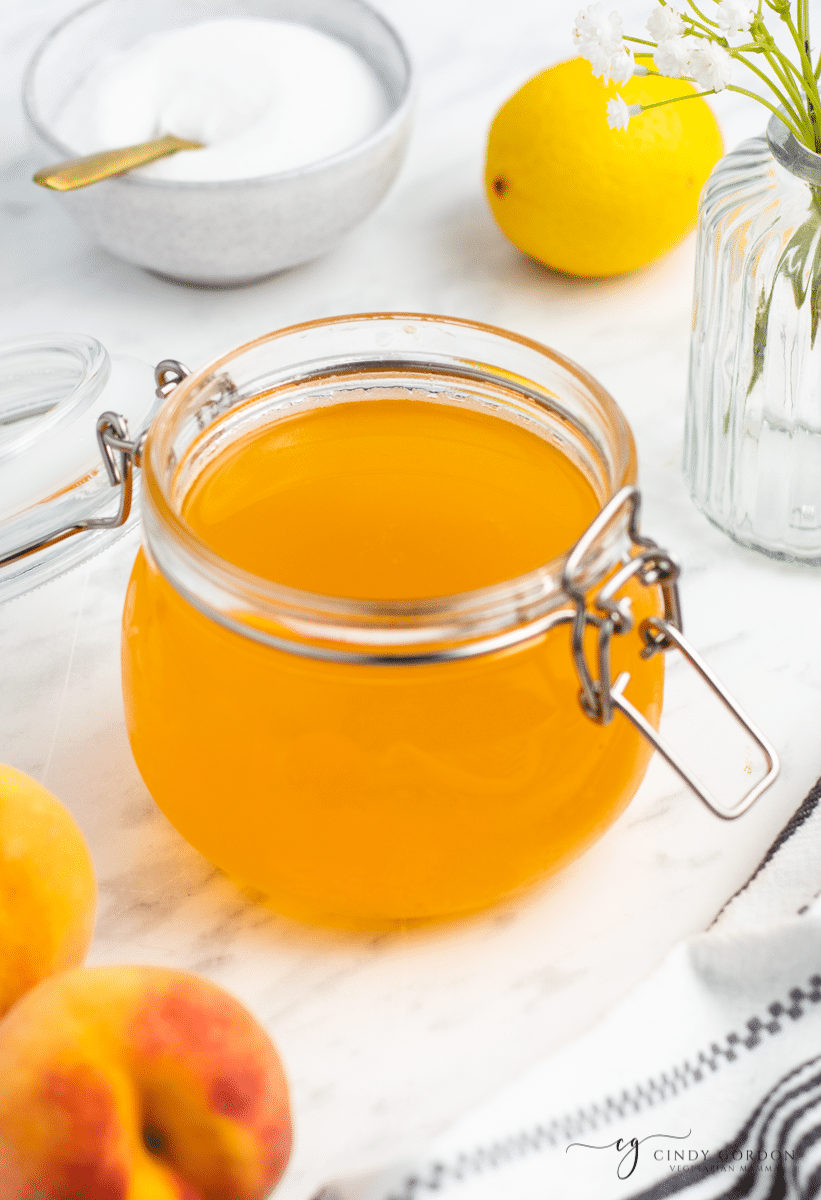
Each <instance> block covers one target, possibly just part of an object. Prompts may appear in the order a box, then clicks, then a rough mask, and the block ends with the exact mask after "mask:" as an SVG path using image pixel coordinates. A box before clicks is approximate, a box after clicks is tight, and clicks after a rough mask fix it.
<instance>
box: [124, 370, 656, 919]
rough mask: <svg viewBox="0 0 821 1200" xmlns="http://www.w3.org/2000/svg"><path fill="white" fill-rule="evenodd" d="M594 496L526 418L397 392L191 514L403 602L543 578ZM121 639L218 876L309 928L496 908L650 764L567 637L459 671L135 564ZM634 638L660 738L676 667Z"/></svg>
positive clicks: (155, 754) (305, 438) (139, 740)
mask: <svg viewBox="0 0 821 1200" xmlns="http://www.w3.org/2000/svg"><path fill="white" fill-rule="evenodd" d="M369 396H370V397H372V396H373V393H369ZM600 507H601V504H600V501H599V499H598V498H597V496H596V494H595V492H594V490H593V487H592V486H591V484H590V483H589V482H588V480H587V478H586V476H585V475H584V474H583V473H582V471H581V470H580V469H579V467H577V466H576V465H575V464H574V462H572V461H571V460H570V458H568V457H566V456H565V455H564V454H563V453H562V452H561V451H560V450H559V449H557V448H556V447H555V446H554V445H552V444H551V443H550V442H548V441H547V440H545V439H544V438H542V437H540V436H538V434H536V433H534V432H532V431H531V430H530V429H528V428H525V427H523V426H521V425H518V424H515V423H513V422H512V421H508V420H505V419H501V418H499V417H497V416H495V415H493V414H492V413H491V412H488V411H482V410H479V409H471V408H468V407H465V406H461V405H450V404H446V403H434V402H429V401H419V400H415V399H410V398H401V397H400V398H395V397H391V396H390V395H386V396H384V397H382V398H379V399H375V398H369V399H365V400H357V401H353V402H351V401H348V402H346V403H331V404H327V405H325V406H324V407H320V408H314V409H311V410H308V411H304V412H301V413H297V414H295V415H291V416H284V417H281V418H279V419H276V420H273V421H272V422H270V423H269V424H268V425H266V426H265V427H264V428H262V429H261V430H258V431H255V432H253V433H250V434H247V435H243V436H241V437H239V438H238V439H237V440H236V441H234V442H233V443H232V444H231V445H229V446H228V448H227V449H224V450H222V451H220V452H219V453H217V454H216V456H215V457H212V458H211V460H210V461H209V462H208V463H207V465H206V466H205V467H204V469H203V470H202V471H201V473H200V474H199V475H198V477H197V478H196V479H195V480H194V482H193V484H192V486H191V487H190V488H189V490H188V492H187V494H186V496H185V499H184V502H183V504H182V516H183V519H184V520H185V521H186V522H187V523H188V525H189V526H190V528H191V529H192V530H193V531H194V532H195V533H196V534H197V535H198V536H199V538H201V539H202V541H203V542H204V543H206V544H207V546H208V547H209V548H210V550H211V551H213V552H215V553H216V554H217V555H218V556H219V557H220V558H221V559H223V560H227V561H228V562H229V563H232V564H234V565H236V566H239V567H241V568H243V569H244V570H245V571H247V572H250V573H251V574H252V575H254V576H257V577H261V578H262V579H265V580H272V581H275V582H276V583H277V584H284V585H288V586H290V587H294V588H299V589H302V590H304V591H307V592H311V593H315V594H319V595H320V596H326V597H327V596H335V597H349V598H352V599H354V600H356V599H360V600H369V601H374V600H377V601H379V600H383V601H385V602H389V601H392V600H397V599H401V600H423V599H426V598H431V597H444V596H449V595H452V594H454V593H459V592H465V591H469V590H472V589H476V588H482V587H485V586H488V585H492V584H498V583H501V582H503V581H505V580H510V579H513V578H515V577H517V576H520V575H523V574H525V573H526V572H529V571H532V570H534V569H535V568H537V567H539V566H540V565H542V564H545V563H547V562H548V561H549V560H551V559H553V558H555V557H557V556H559V555H561V554H563V553H566V552H567V550H568V549H569V548H570V547H571V546H572V544H573V543H574V542H575V541H576V539H577V538H578V537H579V536H580V535H581V533H582V532H583V531H584V530H585V528H586V527H587V526H588V525H589V524H590V522H591V521H592V520H593V518H594V517H595V516H596V514H597V512H598V511H599V509H600ZM626 592H627V594H629V595H630V597H631V600H632V604H633V611H634V614H635V616H636V618H637V621H636V624H637V625H638V623H639V622H640V620H641V619H642V617H644V616H646V615H649V614H650V613H658V612H659V611H660V600H659V597H658V594H657V592H656V591H655V590H653V589H648V588H644V587H642V586H641V585H639V584H638V583H636V582H635V581H633V582H631V583H630V584H629V585H628V587H627V589H626ZM565 607H566V606H565ZM124 634H125V637H124V687H125V696H126V715H127V720H128V725H129V732H130V737H131V741H132V746H133V750H134V754H135V757H136V759H137V762H138V764H139V767H140V770H141V772H142V774H143V777H144V779H145V781H146V783H147V785H148V787H149V789H150V791H151V792H152V794H153V796H154V798H155V799H156V801H157V803H158V804H159V805H160V807H161V808H162V810H163V811H164V812H165V813H166V815H167V816H168V818H169V819H170V820H171V821H172V823H173V824H174V825H175V826H176V827H177V828H178V829H179V830H180V832H181V833H182V834H183V835H184V837H186V838H187V839H188V840H189V841H190V842H191V843H192V844H193V845H194V846H196V847H197V848H198V849H199V850H200V851H202V853H204V854H205V855H206V856H207V857H208V858H210V859H211V860H212V861H213V862H214V863H216V864H217V865H218V866H219V867H221V868H222V869H223V870H225V871H226V872H228V873H229V874H230V875H232V876H234V877H235V878H237V879H238V880H239V881H241V882H243V883H245V884H247V885H250V886H253V887H254V888H255V889H258V890H260V891H262V892H264V893H266V894H267V895H268V896H269V897H270V898H271V901H272V902H273V904H274V905H275V906H276V907H277V908H279V909H280V910H281V911H284V912H287V913H290V914H292V915H296V916H299V917H303V918H307V919H311V920H320V921H327V922H333V923H342V924H349V925H363V926H375V925H376V926H378V925H381V924H384V923H391V922H394V921H411V920H418V919H431V918H437V917H444V916H450V915H455V914H459V913H463V912H467V911H470V910H475V909H478V908H481V907H484V906H486V905H488V904H490V903H493V902H494V901H497V900H499V899H500V898H502V897H503V896H506V895H509V894H511V893H513V892H515V891H516V890H517V889H519V888H521V887H522V886H523V885H525V884H528V883H531V882H532V881H534V880H535V879H538V878H540V877H543V876H544V875H546V874H548V873H550V872H551V871H554V870H556V869H557V868H559V867H560V866H562V865H563V864H564V863H566V862H567V861H568V860H570V859H571V858H573V857H575V856H577V855H578V854H579V853H580V852H581V851H582V850H584V849H585V848H586V847H587V846H588V845H589V844H590V843H591V842H592V841H594V840H595V839H596V838H597V837H599V836H600V835H601V834H602V833H603V832H604V830H605V829H606V828H607V827H608V826H609V825H610V824H611V823H612V821H613V820H614V819H615V817H616V816H617V815H618V813H619V812H621V811H622V809H623V808H624V807H625V806H626V804H627V803H628V801H629V799H630V798H631V796H632V795H633V793H634V791H635V789H636V787H637V786H638V783H639V781H640V779H641V777H642V775H643V774H644V770H645V769H646V765H647V762H648V761H649V757H650V751H649V748H648V747H647V745H646V743H644V742H643V741H642V739H641V738H640V736H639V735H638V734H637V733H636V731H635V730H634V729H633V728H632V726H631V725H630V724H629V723H628V722H627V721H626V720H624V719H623V718H622V717H621V716H620V715H618V714H617V715H616V717H615V719H614V721H613V723H612V724H611V725H610V726H607V727H602V726H599V725H597V724H595V723H594V722H592V721H591V720H590V719H589V718H588V717H587V716H585V714H584V713H583V711H582V708H581V706H580V703H579V698H578V696H579V681H578V677H577V675H576V668H575V666H574V662H573V658H572V654H571V646H570V630H569V625H567V624H564V625H560V626H558V627H555V628H552V629H550V630H548V631H547V632H546V633H543V634H540V635H539V636H535V637H532V638H530V639H529V640H527V641H523V642H520V643H518V644H515V645H513V646H511V647H508V648H506V649H503V650H500V651H497V652H494V653H490V654H484V655H481V656H476V657H466V658H462V659H456V660H450V661H444V662H428V663H405V664H403V663H396V662H392V663H389V664H387V665H385V664H384V663H380V664H378V665H377V664H373V663H366V664H362V663H359V662H353V663H352V662H336V661H323V660H322V659H319V658H316V657H312V656H310V654H309V655H307V656H302V655H300V654H298V653H291V652H289V651H287V650H282V649H278V648H276V647H273V646H271V645H266V644H261V643H260V642H258V641H255V640H253V638H251V637H247V636H243V635H242V634H239V633H237V632H235V631H234V630H232V629H230V628H226V627H225V626H224V625H221V624H219V623H218V622H217V621H216V620H213V619H211V618H210V617H208V616H206V615H204V614H203V613H201V612H200V611H198V610H197V609H196V608H195V607H193V606H192V605H191V604H190V603H189V602H188V601H187V600H186V599H184V598H183V597H182V596H181V595H180V594H178V592H177V591H176V590H175V589H174V588H173V587H172V586H171V585H170V584H169V583H168V582H167V581H166V579H165V578H164V576H163V575H162V574H161V573H160V572H159V570H158V569H157V567H156V566H155V565H154V563H153V562H152V560H151V559H150V557H148V556H146V555H145V554H144V553H141V554H140V555H139V557H138V559H137V563H136V565H135V568H134V573H133V575H132V580H131V584H130V587H129V592H128V599H127V602H126V609H125V617H124ZM640 648H641V643H640V640H639V638H638V635H637V634H636V633H635V632H634V633H631V634H629V635H627V636H625V637H617V638H615V639H614V642H613V677H614V678H615V677H616V675H617V674H618V672H620V671H622V670H625V669H626V670H629V671H630V673H631V677H632V678H631V683H630V685H629V688H628V694H629V695H630V698H631V700H632V701H633V703H634V704H636V705H637V707H639V708H640V709H641V710H642V711H643V712H644V713H645V715H646V716H647V717H648V719H650V720H651V721H652V722H653V724H657V723H658V718H659V715H660V710H661V696H662V681H663V666H662V661H661V656H660V655H659V656H656V657H655V658H653V659H651V660H649V661H642V660H640V658H639V650H640ZM590 649H591V650H592V649H593V642H592V638H591V646H590Z"/></svg>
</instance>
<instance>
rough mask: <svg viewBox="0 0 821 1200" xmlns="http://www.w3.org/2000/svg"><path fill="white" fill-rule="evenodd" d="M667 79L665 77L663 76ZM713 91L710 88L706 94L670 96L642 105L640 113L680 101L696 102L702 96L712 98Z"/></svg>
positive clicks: (691, 93)
mask: <svg viewBox="0 0 821 1200" xmlns="http://www.w3.org/2000/svg"><path fill="white" fill-rule="evenodd" d="M663 78H665V79H666V78H667V76H663ZM713 94H714V93H713V89H712V88H710V89H709V90H708V91H706V92H686V93H685V95H683V96H671V97H670V99H669V100H654V101H653V103H652V104H642V106H641V111H642V112H647V110H648V108H663V107H664V105H665V104H678V103H679V102H680V101H681V100H698V99H700V98H701V97H702V96H712V95H713Z"/></svg>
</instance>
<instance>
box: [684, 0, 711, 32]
mask: <svg viewBox="0 0 821 1200" xmlns="http://www.w3.org/2000/svg"><path fill="white" fill-rule="evenodd" d="M688 3H689V5H690V8H692V10H693V12H694V13H696V14H697V15H698V16H699V17H700V18H701V20H702V21H704V23H705V25H710V26H711V27H712V28H713V29H718V22H717V21H711V20H710V18H709V17H705V15H704V13H703V12H702V11H701V10H700V9H699V8H698V6H697V5H696V2H695V0H688ZM682 15H683V14H682ZM687 19H689V20H692V17H690V18H685V20H687Z"/></svg>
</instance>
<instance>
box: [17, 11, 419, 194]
mask: <svg viewBox="0 0 821 1200" xmlns="http://www.w3.org/2000/svg"><path fill="white" fill-rule="evenodd" d="M111 2H112V0H89V3H88V4H84V5H82V7H81V8H76V9H74V11H73V12H71V13H69V14H68V16H67V17H63V19H62V20H61V21H59V22H58V23H57V24H56V25H54V26H53V27H52V28H51V29H50V30H49V32H48V33H47V34H46V36H45V37H44V38H43V40H42V41H41V42H40V44H39V46H38V47H37V49H36V50H35V51H34V54H33V55H32V57H31V58H30V59H29V62H28V65H27V67H26V69H25V72H24V74H23V87H22V106H23V113H24V115H25V118H26V121H27V122H28V123H29V125H30V126H31V127H32V129H34V130H35V132H36V133H37V134H38V136H39V137H40V138H41V139H42V140H43V141H44V142H46V143H47V144H48V145H50V146H53V147H54V151H55V161H56V160H57V157H58V156H62V157H63V158H70V157H76V155H77V152H76V150H72V149H71V147H70V146H66V145H65V144H64V143H63V142H61V141H59V140H58V139H57V138H56V137H55V136H54V134H53V133H52V132H51V130H50V129H49V128H48V127H47V126H46V125H45V123H44V121H43V118H42V117H41V116H40V115H39V113H38V112H37V108H36V105H35V103H34V82H35V77H36V75H37V69H38V67H39V65H40V60H41V59H42V57H43V55H44V54H45V52H46V51H47V50H48V49H49V47H50V46H51V45H52V44H53V43H54V42H55V41H56V40H57V38H58V37H59V36H60V35H61V34H62V32H63V30H64V29H66V28H67V27H68V26H69V25H71V24H73V22H74V21H76V20H78V19H79V18H81V17H83V16H84V15H85V14H86V13H87V12H89V11H90V10H91V9H93V8H100V7H102V6H103V5H105V4H110V3H111ZM135 2H137V0H135ZM348 2H349V3H352V4H355V5H356V6H357V7H358V8H360V9H362V10H363V11H365V12H367V13H368V14H369V15H370V16H372V17H374V18H375V19H376V20H377V21H378V22H379V24H380V25H382V27H383V28H384V30H385V31H386V33H387V34H388V36H389V37H390V38H391V39H392V40H393V42H394V45H395V46H396V49H397V50H398V51H399V54H400V55H401V58H402V61H403V63H404V66H405V71H406V75H407V79H406V83H405V86H404V89H403V92H402V94H401V96H400V98H399V101H398V102H397V104H396V106H395V108H394V109H393V111H392V112H391V114H390V116H389V117H388V118H387V120H386V121H384V122H383V123H382V124H381V125H380V126H379V128H378V129H376V130H375V131H374V132H373V133H372V134H370V135H369V136H368V137H366V138H363V139H362V140H361V141H359V142H355V143H354V145H353V146H350V147H349V148H348V149H347V150H343V151H341V152H340V153H339V154H333V155H331V156H329V157H328V158H321V159H318V160H317V161H316V162H314V163H309V164H308V165H307V166H304V167H294V168H293V169H292V170H290V171H277V172H275V173H274V174H271V175H250V176H244V177H243V178H241V179H151V178H149V179H146V178H144V177H143V176H140V175H134V174H132V173H130V172H128V173H126V174H123V175H118V176H116V177H115V178H114V179H113V180H112V181H111V182H115V183H117V184H119V185H121V186H125V187H137V188H148V189H150V188H156V189H158V190H159V191H163V190H166V191H167V190H169V189H172V188H183V189H185V190H187V191H197V190H204V191H219V190H222V189H229V188H237V187H240V188H242V187H260V186H261V185H264V184H271V183H277V182H278V181H279V180H289V179H296V178H306V177H310V176H311V175H318V174H321V173H322V172H323V171H326V170H328V168H333V167H336V166H338V165H339V164H341V163H345V162H350V161H353V160H355V159H357V158H359V157H360V156H362V155H365V154H367V153H368V152H369V151H371V150H372V149H373V148H374V147H375V146H378V145H379V144H380V143H382V142H389V141H390V140H391V138H392V137H393V136H394V134H395V133H396V131H397V130H398V129H400V128H401V127H402V126H403V125H404V123H405V121H406V120H407V117H408V112H409V110H410V109H411V108H412V107H413V104H414V101H415V96H416V79H415V73H414V69H413V61H412V59H411V56H410V54H409V52H408V49H407V47H406V45H405V43H404V42H403V40H402V38H401V37H400V36H399V34H398V33H397V31H396V29H395V28H394V26H393V25H392V24H391V23H390V22H389V21H388V20H386V18H385V17H384V16H383V15H382V13H380V12H378V11H377V10H376V9H375V8H372V7H371V5H370V4H366V3H365V2H364V0H348ZM301 23H302V24H305V25H309V27H310V28H316V26H312V25H310V23H309V22H307V21H304V22H301ZM354 48H355V47H354Z"/></svg>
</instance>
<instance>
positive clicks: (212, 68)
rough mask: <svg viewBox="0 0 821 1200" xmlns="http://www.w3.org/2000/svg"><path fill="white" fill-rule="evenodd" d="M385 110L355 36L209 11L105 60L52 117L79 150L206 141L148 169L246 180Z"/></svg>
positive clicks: (309, 153) (346, 143)
mask: <svg viewBox="0 0 821 1200" xmlns="http://www.w3.org/2000/svg"><path fill="white" fill-rule="evenodd" d="M387 115H388V102H387V97H386V95H385V92H384V89H383V87H382V85H381V83H380V82H379V80H378V78H377V77H376V75H375V74H374V72H373V71H372V69H371V68H370V66H368V64H367V63H366V62H365V61H364V59H362V58H361V57H360V55H359V54H357V53H356V51H354V50H353V49H352V48H351V47H350V46H348V45H346V44H345V43H344V42H340V41H338V40H337V39H336V38H333V37H329V36H328V35H327V34H324V33H320V32H319V31H318V30H316V29H312V28H310V27H309V26H307V25H298V24H293V23H291V22H285V21H267V20H255V19H241V18H237V19H225V20H214V21H202V22H200V23H198V24H195V25H188V26H185V27H184V28H181V29H174V30H170V31H168V32H166V33H161V34H155V35H153V36H151V37H147V38H145V39H143V40H142V41H141V42H139V43H137V44H135V45H134V46H133V47H131V48H130V49H128V50H124V51H121V52H119V53H116V54H109V55H107V56H106V57H104V58H103V59H101V60H100V61H99V62H98V63H97V64H96V66H95V67H94V68H93V70H92V71H91V72H90V73H89V74H88V75H87V76H86V78H85V79H84V80H83V81H82V83H81V84H80V85H79V87H78V88H77V90H76V91H75V92H74V93H73V95H72V96H71V97H70V98H69V100H68V102H67V103H66V105H65V106H64V108H63V110H62V111H61V112H60V113H59V114H58V115H56V117H55V119H54V123H53V124H54V130H55V132H56V133H57V136H58V137H59V138H60V140H61V141H63V142H65V144H66V145H67V146H68V147H70V149H71V151H72V153H75V154H91V153H93V152H95V151H97V150H108V149H113V148H114V147H117V146H128V145H132V144H134V143H136V142H146V141H149V140H151V139H152V138H156V137H161V136H162V135H163V134H166V133H174V134H177V135H178V136H179V137H185V138H190V139H192V140H193V141H199V142H203V143H204V144H205V149H203V150H186V151H183V152H181V153H179V154H175V155H173V156H172V157H170V158H165V159H161V160H160V161H158V162H156V163H151V164H150V165H149V166H147V167H142V168H140V174H141V175H145V176H149V177H153V178H156V179H177V180H183V179H188V180H200V181H203V180H220V179H245V178H253V177H258V176H261V175H272V174H276V173H278V172H280V171H289V170H293V169H294V168H297V167H303V166H306V165H307V164H309V163H313V162H318V161H320V160H321V159H324V158H329V157H331V156H332V155H334V154H338V153H340V152H341V151H343V150H346V149H348V148H349V147H350V146H353V145H355V144H356V143H357V142H359V141H362V140H363V139H364V138H366V137H368V136H369V135H370V134H371V133H373V132H374V131H375V130H376V129H378V127H379V126H380V125H381V124H382V123H383V121H384V120H385V118H386V117H387Z"/></svg>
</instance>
